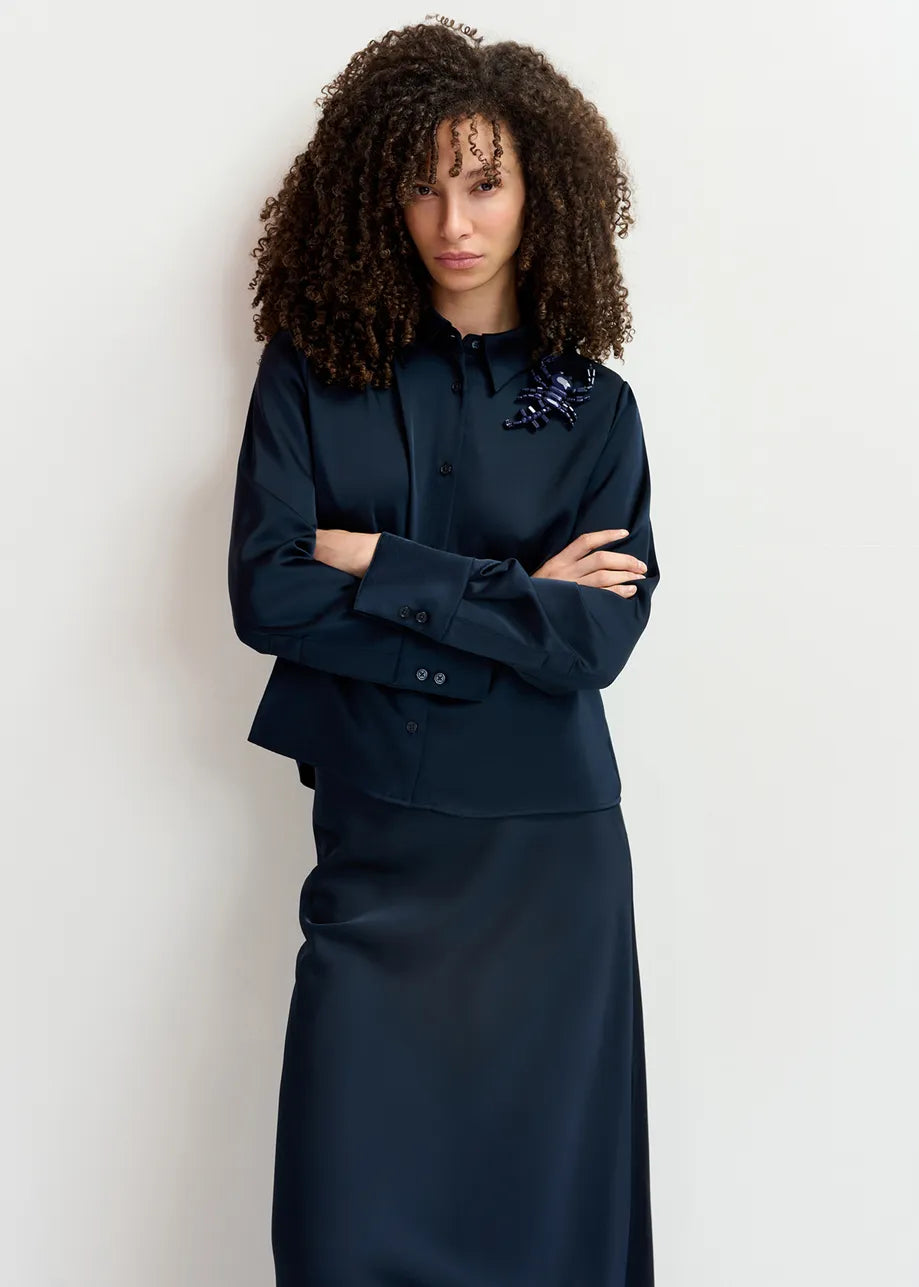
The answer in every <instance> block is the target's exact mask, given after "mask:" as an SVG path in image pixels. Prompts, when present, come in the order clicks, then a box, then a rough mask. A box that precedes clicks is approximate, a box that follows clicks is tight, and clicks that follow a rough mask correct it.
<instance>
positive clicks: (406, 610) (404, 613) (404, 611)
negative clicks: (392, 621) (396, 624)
mask: <svg viewBox="0 0 919 1287" xmlns="http://www.w3.org/2000/svg"><path fill="white" fill-rule="evenodd" d="M411 615H412V610H411V608H410V607H409V606H408V604H407V603H403V605H402V607H401V608H400V609H399V616H400V617H410V616H411Z"/></svg>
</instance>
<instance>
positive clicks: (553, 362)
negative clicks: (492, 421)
mask: <svg viewBox="0 0 919 1287" xmlns="http://www.w3.org/2000/svg"><path fill="white" fill-rule="evenodd" d="M574 356H575V357H576V358H577V359H578V360H579V361H581V362H583V363H584V364H585V375H584V380H585V383H583V384H581V383H579V382H578V381H577V380H573V379H572V378H571V377H570V376H569V375H566V374H565V371H564V368H563V365H562V364H563V363H564V362H565V361H566V358H565V356H564V355H563V354H560V353H553V354H550V355H549V356H548V357H543V358H540V359H539V362H538V363H537V364H536V366H534V367H533V368H532V369H531V371H530V374H529V377H528V378H529V381H530V383H529V384H527V386H526V388H524V389H521V390H520V392H519V393H518V394H517V397H516V398H515V399H514V401H515V402H521V401H523V402H526V406H524V407H523V408H522V409H521V410H520V411H518V412H517V413H516V414H515V415H514V416H512V417H511V418H510V419H509V420H505V421H504V428H505V429H524V428H525V429H528V430H529V432H530V433H535V432H536V430H537V429H543V428H544V427H545V425H546V424H547V423H548V420H549V415H550V413H551V412H553V411H557V412H559V413H560V414H561V415H562V416H563V417H564V419H565V420H566V421H567V424H566V425H565V428H566V429H569V430H570V429H571V428H572V426H573V425H574V422H575V420H577V418H578V413H577V412H576V411H575V409H574V408H575V405H576V404H578V403H581V402H586V401H587V399H588V398H589V397H590V394H591V390H592V389H593V384H594V380H595V378H596V367H595V366H594V364H593V363H592V362H590V361H588V360H587V359H586V358H581V357H580V354H575V355H574ZM528 399H532V400H531V401H527V400H528Z"/></svg>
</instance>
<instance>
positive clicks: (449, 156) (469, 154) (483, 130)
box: [426, 112, 514, 169]
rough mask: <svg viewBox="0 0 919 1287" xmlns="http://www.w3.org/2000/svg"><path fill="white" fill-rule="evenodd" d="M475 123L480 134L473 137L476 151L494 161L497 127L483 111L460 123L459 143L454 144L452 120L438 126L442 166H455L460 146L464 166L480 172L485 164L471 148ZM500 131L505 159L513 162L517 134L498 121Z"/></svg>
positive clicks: (445, 120) (477, 133) (458, 127)
mask: <svg viewBox="0 0 919 1287" xmlns="http://www.w3.org/2000/svg"><path fill="white" fill-rule="evenodd" d="M473 124H474V125H475V131H476V132H475V134H474V135H473V143H474V144H475V147H476V149H477V150H478V151H480V152H484V154H485V155H486V156H487V157H488V158H489V159H492V147H493V137H494V127H493V126H492V123H491V117H490V116H485V115H483V114H482V113H481V112H479V113H477V114H476V115H475V117H472V116H467V117H466V118H465V119H464V120H462V121H458V122H457V126H456V132H457V134H458V136H459V139H458V144H454V142H453V138H452V130H451V126H450V117H445V118H444V119H443V120H442V121H440V123H439V124H438V126H437V131H436V133H437V150H438V153H439V161H440V162H441V163H444V162H446V168H447V169H449V167H450V166H451V165H452V164H453V151H454V148H455V147H456V146H458V147H459V149H460V152H461V153H462V156H463V165H464V166H468V167H469V168H470V169H478V168H479V166H480V165H481V160H480V158H478V157H477V156H476V155H475V153H474V152H473V151H472V149H471V147H470V146H469V135H470V133H471V132H472V128H473ZM498 129H499V142H500V145H501V147H502V148H503V149H504V157H505V158H506V159H509V158H510V156H511V155H512V153H513V151H514V138H513V135H512V134H511V132H510V128H509V127H508V126H507V125H506V124H505V122H504V121H502V120H501V119H500V118H499V119H498ZM426 155H427V157H430V150H429V149H426Z"/></svg>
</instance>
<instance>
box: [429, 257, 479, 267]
mask: <svg viewBox="0 0 919 1287" xmlns="http://www.w3.org/2000/svg"><path fill="white" fill-rule="evenodd" d="M435 258H436V260H437V262H438V263H439V264H444V265H445V266H446V267H447V268H468V267H469V265H470V264H477V263H478V262H479V260H480V259H482V258H483V256H482V255H435Z"/></svg>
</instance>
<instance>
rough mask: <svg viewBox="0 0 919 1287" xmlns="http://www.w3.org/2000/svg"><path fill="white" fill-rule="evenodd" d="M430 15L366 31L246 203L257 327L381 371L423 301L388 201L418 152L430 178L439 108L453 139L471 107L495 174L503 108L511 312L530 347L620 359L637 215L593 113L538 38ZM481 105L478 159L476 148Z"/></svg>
mask: <svg viewBox="0 0 919 1287" xmlns="http://www.w3.org/2000/svg"><path fill="white" fill-rule="evenodd" d="M429 17H434V18H436V19H437V22H436V24H430V23H428V22H423V23H417V24H415V25H412V26H407V27H402V28H401V29H399V30H390V31H387V33H386V34H385V35H384V36H383V37H382V38H381V39H380V40H371V41H370V43H369V44H368V45H367V46H366V48H364V49H362V50H360V51H359V52H358V53H356V54H354V55H353V57H352V58H351V60H350V61H349V62H348V64H347V66H346V67H345V68H344V70H343V71H342V72H341V73H340V74H339V75H338V76H337V77H336V78H335V79H334V80H333V81H332V82H331V83H330V84H329V85H327V86H325V87H324V88H323V91H322V94H321V95H320V97H319V98H318V99H316V100H315V101H316V104H317V106H320V107H321V108H322V112H321V116H320V118H319V121H318V124H317V127H316V130H315V133H314V136H313V138H312V139H311V141H310V142H309V143H308V145H307V148H306V151H304V152H302V153H301V154H300V155H299V156H297V157H296V159H295V160H294V162H293V164H292V166H291V168H290V170H289V171H288V173H287V175H286V177H285V179H284V182H283V185H282V187H281V190H280V192H279V193H278V195H277V196H274V197H270V198H268V200H267V201H266V202H265V205H264V207H263V209H262V211H261V215H260V219H261V221H262V222H264V224H265V232H264V235H262V236H261V237H260V238H259V240H258V246H257V247H256V249H254V250H253V251H252V252H251V254H252V256H253V257H255V258H256V260H257V263H258V269H257V271H256V273H255V276H254V277H253V279H252V281H251V282H250V283H249V287H250V289H253V288H254V289H255V296H254V298H253V300H252V307H253V308H258V306H260V308H259V311H258V312H257V313H256V317H255V334H256V338H257V339H259V340H268V339H270V338H271V336H272V335H273V334H274V333H275V331H277V330H279V329H280V328H281V327H285V328H287V329H288V330H289V331H290V332H291V335H292V337H293V339H294V342H295V344H296V345H297V346H298V347H299V348H301V349H302V350H303V351H304V352H305V353H307V354H308V355H309V358H310V362H311V365H312V367H313V368H314V370H315V371H316V373H317V374H318V375H319V376H320V378H322V379H323V380H325V381H326V382H328V383H338V384H345V385H348V386H350V387H355V388H361V387H364V386H366V384H367V383H371V384H373V385H374V386H375V387H378V388H389V387H390V384H391V383H392V366H393V360H394V357H395V353H396V350H397V349H398V348H399V346H401V345H403V344H408V343H410V342H411V341H412V339H413V338H414V336H415V327H416V325H417V323H418V320H419V318H420V315H421V313H422V311H423V309H424V307H425V305H426V304H427V303H428V301H429V297H428V282H429V278H428V274H427V270H426V269H425V267H424V265H423V263H422V262H421V259H420V257H419V255H418V252H417V249H416V247H415V245H414V242H413V241H412V239H411V237H410V236H409V234H408V231H407V229H406V227H405V221H404V218H403V214H402V209H403V206H404V204H405V203H406V202H407V201H408V200H410V199H411V196H412V183H413V181H417V178H418V175H419V174H422V173H424V172H425V167H426V166H430V167H433V169H432V170H431V181H433V180H434V178H435V176H436V166H437V142H436V134H437V129H438V126H439V124H440V122H442V121H444V120H446V119H449V120H450V121H451V132H452V138H453V140H454V144H456V143H457V142H458V132H457V125H458V123H459V122H461V121H463V120H466V119H468V118H472V120H471V130H470V134H469V146H470V150H471V151H472V152H473V153H474V155H476V157H477V158H478V159H479V161H480V163H481V164H483V165H484V166H485V168H486V172H487V176H488V180H489V181H491V182H495V183H497V184H498V185H500V182H501V179H500V171H501V153H502V148H501V126H502V123H504V124H505V125H506V126H507V128H508V129H509V130H510V132H511V134H512V136H513V138H514V142H515V148H516V152H517V154H518V156H519V159H520V163H521V166H522V169H523V172H524V175H525V182H526V207H525V223H524V230H523V235H522V238H521V241H520V245H519V248H518V250H517V254H516V269H515V271H516V281H517V292H518V302H519V305H520V310H521V313H522V314H523V315H524V316H525V317H526V318H527V320H529V321H532V322H534V323H535V324H536V326H537V328H538V333H539V343H538V345H537V346H536V348H534V350H533V356H534V358H535V357H536V356H537V355H538V354H539V353H540V352H546V351H549V352H558V351H561V350H563V349H565V348H568V347H571V346H574V347H576V348H577V349H578V351H579V352H580V353H581V354H582V355H583V356H585V357H589V358H592V359H594V360H596V361H599V362H602V361H605V359H606V358H607V357H608V356H609V353H610V351H612V352H613V353H615V355H616V357H619V358H621V357H622V354H623V347H624V344H625V343H626V342H627V341H629V340H631V339H632V326H631V315H630V312H629V309H628V305H627V295H628V291H627V289H626V286H625V285H624V283H623V280H622V274H621V271H620V266H619V256H618V253H617V246H616V238H617V237H625V236H626V234H627V233H628V229H629V225H630V224H631V223H633V222H634V216H633V215H632V213H631V209H630V206H631V192H630V187H629V176H628V174H627V171H626V168H625V165H624V163H623V160H622V157H621V155H620V149H619V145H618V142H617V140H616V138H615V136H614V135H613V133H612V132H611V131H610V129H609V127H608V125H607V123H606V120H605V118H604V117H603V116H602V115H601V114H600V112H599V111H598V109H597V107H596V106H595V104H594V103H592V102H590V101H588V100H587V99H586V98H585V97H584V95H583V94H582V93H581V91H580V90H578V89H577V88H576V87H575V86H573V85H572V84H571V83H570V82H569V81H568V80H567V79H566V78H565V77H564V76H563V75H562V74H561V73H560V72H559V71H557V70H556V69H555V68H554V67H553V66H552V65H551V64H550V63H549V61H548V59H547V58H546V56H545V55H544V54H543V53H541V52H540V51H539V50H537V49H534V48H532V47H531V46H529V45H521V44H518V43H516V42H515V41H510V40H504V41H500V42H498V43H496V44H492V45H482V44H481V37H480V36H479V37H476V36H475V34H474V33H475V29H474V28H472V29H470V28H468V27H461V26H457V25H456V24H454V23H453V22H452V20H451V19H444V18H441V17H440V15H429ZM479 117H481V118H483V119H484V121H485V122H487V123H488V124H489V125H490V126H491V135H492V147H491V150H492V156H491V158H488V157H485V156H484V155H483V154H482V153H481V152H480V150H479V149H478V148H477V146H476V142H475V140H476V135H477V131H476V119H477V118H479ZM457 162H458V163H460V162H461V155H460V153H459V152H457ZM458 169H459V165H458V164H457V165H455V166H454V168H453V169H452V170H451V171H450V173H451V174H455V173H458Z"/></svg>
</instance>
